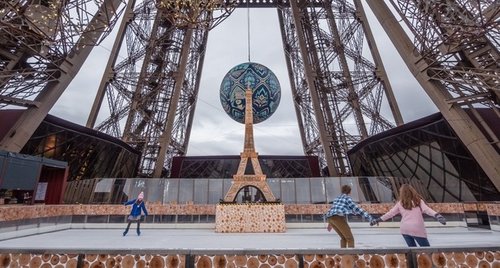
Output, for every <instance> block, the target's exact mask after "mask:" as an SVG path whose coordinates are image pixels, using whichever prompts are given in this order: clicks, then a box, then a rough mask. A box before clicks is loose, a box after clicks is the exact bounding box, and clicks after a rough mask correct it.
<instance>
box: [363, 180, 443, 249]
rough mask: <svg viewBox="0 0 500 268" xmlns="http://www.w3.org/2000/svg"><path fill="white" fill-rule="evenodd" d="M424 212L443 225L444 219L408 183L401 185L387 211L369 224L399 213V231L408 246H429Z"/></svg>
mask: <svg viewBox="0 0 500 268" xmlns="http://www.w3.org/2000/svg"><path fill="white" fill-rule="evenodd" d="M423 213H425V214H427V215H429V216H431V217H434V218H435V219H436V220H437V221H439V223H441V224H443V225H445V224H446V219H445V218H444V217H443V216H442V215H441V214H439V213H437V212H436V211H434V210H432V209H431V208H430V207H429V206H427V204H426V203H425V201H424V200H423V199H422V197H421V196H420V195H419V194H418V193H417V191H416V190H415V189H414V188H413V187H411V186H410V185H409V184H403V185H401V188H399V200H398V202H397V203H396V205H394V207H392V208H391V210H389V211H388V212H387V213H385V214H384V215H382V216H381V217H380V218H376V219H375V220H373V221H371V222H370V225H371V226H373V225H375V224H377V225H378V223H379V222H381V221H386V220H388V219H390V218H392V217H394V216H396V215H398V214H401V223H400V227H399V229H400V231H401V234H402V235H403V238H404V240H405V241H406V244H407V245H408V246H409V247H416V246H417V243H418V244H419V245H420V246H421V247H428V246H430V243H429V240H428V239H427V231H426V230H425V224H424V217H423V216H422V214H423Z"/></svg>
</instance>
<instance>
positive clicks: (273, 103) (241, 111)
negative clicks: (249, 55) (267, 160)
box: [220, 62, 281, 124]
mask: <svg viewBox="0 0 500 268" xmlns="http://www.w3.org/2000/svg"><path fill="white" fill-rule="evenodd" d="M247 85H249V86H250V88H251V89H252V99H253V105H252V106H253V123H254V124H257V123H260V122H262V121H264V120H266V119H268V118H269V117H271V115H272V114H273V113H274V112H275V111H276V109H277V108H278V105H279V103H280V98H281V88H280V83H279V81H278V78H276V75H274V73H273V72H272V71H271V70H269V69H268V68H267V67H266V66H264V65H262V64H258V63H255V62H247V63H242V64H239V65H236V66H235V67H233V68H232V69H231V70H229V72H228V73H227V74H226V76H225V77H224V79H223V80H222V84H221V86H220V101H221V104H222V107H223V108H224V111H226V113H227V114H228V115H229V116H230V117H231V118H232V119H234V120H235V121H237V122H240V123H242V124H244V123H245V90H246V88H247Z"/></svg>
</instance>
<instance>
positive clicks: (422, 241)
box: [403, 234, 430, 247]
mask: <svg viewBox="0 0 500 268" xmlns="http://www.w3.org/2000/svg"><path fill="white" fill-rule="evenodd" d="M403 238H404V239H405V241H406V244H408V246H409V247H416V246H417V244H416V243H415V242H417V243H418V245H419V246H421V247H429V246H430V244H429V240H427V238H425V237H418V236H411V235H406V234H404V235H403Z"/></svg>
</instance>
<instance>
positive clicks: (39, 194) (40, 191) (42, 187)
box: [35, 182, 49, 201]
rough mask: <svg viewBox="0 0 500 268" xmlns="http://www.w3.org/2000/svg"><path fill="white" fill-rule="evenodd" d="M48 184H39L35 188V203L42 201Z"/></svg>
mask: <svg viewBox="0 0 500 268" xmlns="http://www.w3.org/2000/svg"><path fill="white" fill-rule="evenodd" d="M48 184H49V183H48V182H39V183H38V187H36V194H35V201H44V200H45V194H47V185H48Z"/></svg>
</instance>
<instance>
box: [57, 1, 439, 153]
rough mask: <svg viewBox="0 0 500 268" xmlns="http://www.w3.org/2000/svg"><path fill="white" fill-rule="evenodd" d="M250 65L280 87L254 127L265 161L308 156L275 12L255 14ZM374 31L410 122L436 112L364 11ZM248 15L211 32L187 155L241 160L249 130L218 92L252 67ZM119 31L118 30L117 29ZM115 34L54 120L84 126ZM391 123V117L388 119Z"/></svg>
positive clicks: (240, 11)
mask: <svg viewBox="0 0 500 268" xmlns="http://www.w3.org/2000/svg"><path fill="white" fill-rule="evenodd" d="M249 11H250V61H252V62H256V63H260V64H263V65H265V66H266V67H268V68H269V69H271V70H272V71H273V72H274V73H275V74H276V76H277V77H278V80H279V81H280V84H281V94H282V95H281V102H280V106H279V107H278V109H277V111H276V112H275V113H274V114H273V116H271V118H269V119H268V120H266V121H264V122H262V123H259V124H256V125H254V136H255V147H256V150H257V151H258V152H259V154H261V155H303V150H302V145H301V141H300V137H299V132H298V126H297V118H296V115H295V110H294V108H293V104H292V95H291V90H290V84H289V78H288V77H287V70H286V63H285V58H284V53H283V45H282V41H281V33H280V29H279V25H278V16H277V11H276V10H275V9H267V8H260V9H250V10H249ZM365 11H366V12H367V13H368V14H367V15H368V16H369V21H370V23H371V27H372V31H373V32H374V35H375V39H376V42H377V45H378V47H379V50H380V54H381V56H382V59H383V61H384V65H385V67H386V70H387V72H388V76H389V80H390V82H391V85H392V87H393V90H394V94H395V95H396V99H397V101H398V104H399V107H400V109H401V113H402V114H403V119H404V121H405V122H410V121H412V120H415V119H418V118H421V117H423V116H426V115H429V114H432V113H434V112H436V111H437V109H436V108H435V106H434V105H433V104H432V102H431V101H430V99H429V98H428V97H427V95H426V94H425V92H424V91H423V89H422V88H421V87H420V86H419V85H418V83H417V82H416V81H415V79H414V78H413V76H411V74H410V73H409V71H408V69H407V67H406V65H405V64H404V63H403V61H402V60H401V58H400V56H399V54H398V53H397V51H396V49H395V48H394V46H393V45H392V43H391V42H390V41H389V39H388V37H387V35H386V34H385V33H384V31H383V30H382V28H381V26H380V25H379V23H378V21H377V20H376V19H375V18H374V16H373V15H372V13H371V11H370V10H369V8H368V7H367V6H366V5H365ZM247 21H248V17H247V9H236V10H235V11H234V12H233V14H232V15H231V16H230V17H229V18H228V19H226V20H225V21H224V22H222V23H221V24H220V25H218V26H217V27H216V28H214V29H213V30H211V31H210V33H209V38H208V46H207V51H206V55H205V64H204V66H203V74H202V79H201V85H200V92H199V98H198V102H197V105H196V112H195V115H194V122H193V127H192V132H191V139H190V142H189V147H188V155H193V156H194V155H238V154H239V153H240V152H241V151H242V149H243V137H244V125H243V124H240V123H237V122H236V121H234V120H233V119H231V118H230V117H229V116H228V115H227V114H226V113H225V112H224V110H223V109H222V106H221V104H220V100H219V89H220V84H221V81H222V79H223V77H224V76H225V75H226V73H227V72H228V71H229V70H230V69H231V68H233V67H234V66H236V65H238V64H240V63H244V62H247V61H248V45H247V44H248V37H247V36H248V31H247V28H248V22H247ZM116 28H118V27H116ZM113 38H114V34H111V35H110V36H109V37H108V38H107V39H106V40H105V41H104V42H103V43H102V44H101V45H100V46H99V47H96V48H95V49H94V50H93V52H92V54H91V55H90V56H89V59H88V60H87V61H86V62H85V64H84V65H83V66H82V69H81V70H80V72H79V74H78V75H77V76H76V77H75V79H74V80H73V82H72V83H71V85H70V86H69V88H68V89H67V90H66V92H65V93H64V94H63V95H62V97H61V98H60V99H59V101H58V102H57V103H56V105H55V107H54V108H53V109H52V110H51V112H50V114H52V115H55V116H58V117H61V118H63V119H66V120H69V121H71V122H74V123H77V124H81V125H85V123H86V121H87V117H88V114H89V113H90V109H91V106H92V103H93V101H94V98H95V93H96V91H97V88H98V86H99V82H100V80H101V76H102V74H103V70H104V67H105V65H106V63H107V58H108V56H109V53H110V50H111V47H112V42H113V40H112V39H113ZM386 118H391V119H392V116H391V115H386Z"/></svg>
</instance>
